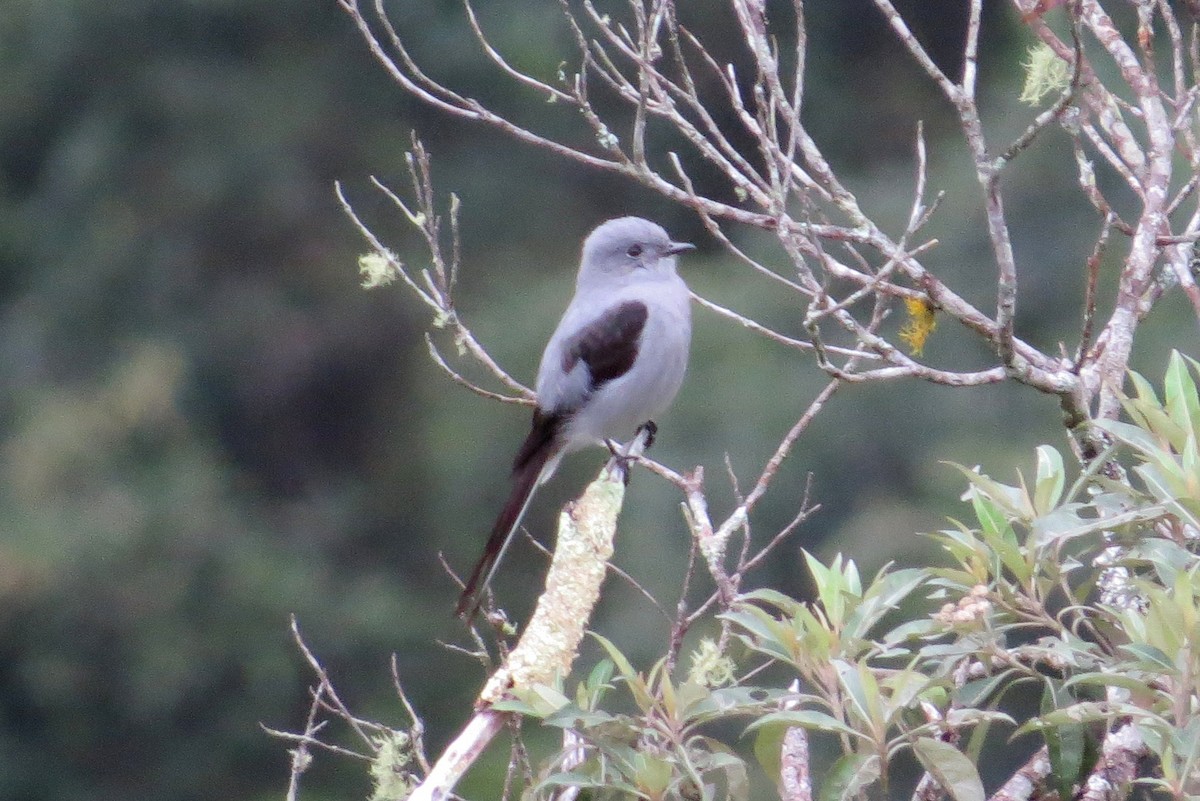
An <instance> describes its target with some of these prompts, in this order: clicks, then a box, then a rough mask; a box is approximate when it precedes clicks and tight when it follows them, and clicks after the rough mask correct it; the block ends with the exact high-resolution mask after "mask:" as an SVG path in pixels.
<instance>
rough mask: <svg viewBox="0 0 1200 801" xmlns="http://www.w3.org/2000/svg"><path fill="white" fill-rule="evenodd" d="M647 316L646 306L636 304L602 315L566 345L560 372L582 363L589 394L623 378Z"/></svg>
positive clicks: (630, 302) (634, 357) (614, 309)
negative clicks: (586, 373)
mask: <svg viewBox="0 0 1200 801" xmlns="http://www.w3.org/2000/svg"><path fill="white" fill-rule="evenodd" d="M648 315H649V312H648V311H647V309H646V304H644V303H641V302H639V301H636V300H630V301H626V302H625V303H622V304H621V305H620V306H617V307H615V308H612V309H610V310H609V311H607V312H605V313H604V314H603V315H601V316H600V317H598V318H597V319H596V320H595V321H594V322H592V323H590V324H589V325H587V326H586V327H585V328H583V329H582V330H581V331H580V332H579V333H578V334H576V335H575V336H574V337H573V338H572V339H571V341H570V342H568V343H567V346H566V348H565V349H564V351H563V360H562V367H563V372H567V373H569V372H571V371H572V370H574V369H575V366H576V365H577V364H579V362H581V361H582V362H583V363H584V364H585V365H587V369H588V375H589V376H591V382H590V384H589V386H588V390H589V391H591V392H595V391H596V390H597V389H599V388H600V387H602V386H604V385H605V384H607V383H608V382H609V381H612V380H613V379H614V378H620V377H621V376H623V375H625V374H626V373H627V372H629V368H631V367H633V362H634V360H635V359H636V358H637V354H638V342H639V341H640V339H641V336H642V329H643V328H645V327H646V317H647V316H648Z"/></svg>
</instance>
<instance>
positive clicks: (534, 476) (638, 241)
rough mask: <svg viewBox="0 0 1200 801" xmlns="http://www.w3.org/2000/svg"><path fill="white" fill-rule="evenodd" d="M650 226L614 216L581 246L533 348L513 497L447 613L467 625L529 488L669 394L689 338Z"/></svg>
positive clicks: (615, 435) (683, 297)
mask: <svg viewBox="0 0 1200 801" xmlns="http://www.w3.org/2000/svg"><path fill="white" fill-rule="evenodd" d="M694 247H695V246H694V245H691V244H688V243H686V242H672V241H671V238H670V237H669V236H667V232H666V231H664V230H663V229H662V228H661V227H659V226H658V225H655V224H654V223H652V222H650V221H649V220H643V219H641V218H640V217H620V218H618V219H615V220H609V221H608V222H606V223H604V224H602V225H600V226H599V227H598V228H596V229H595V230H594V231H592V233H591V234H589V235H588V237H587V239H586V240H584V243H583V256H582V259H581V262H580V265H579V275H578V276H577V277H576V279H575V296H574V297H573V298H572V299H571V303H570V305H568V306H567V310H566V311H565V312H564V313H563V316H562V319H561V320H560V321H559V323H558V327H557V328H556V329H555V330H554V334H553V335H552V336H551V337H550V342H549V343H548V344H547V345H546V350H545V351H544V352H543V353H542V363H541V367H540V368H539V369H538V377H537V408H536V409H534V412H533V425H532V426H531V428H530V431H529V435H528V436H527V437H526V438H525V442H524V443H522V445H521V447H520V449H519V450H518V451H517V455H516V458H515V459H514V460H513V468H512V484H513V486H512V493H511V494H510V495H509V498H508V501H507V502H506V503H505V504H504V508H503V509H502V510H501V511H500V516H499V517H498V518H497V519H496V524H495V526H493V527H492V533H491V536H489V537H488V541H487V545H486V546H485V547H484V551H483V555H482V556H481V557H480V559H479V563H478V564H476V566H475V569H474V570H473V571H472V572H471V577H470V579H468V580H467V584H466V587H465V589H464V590H463V593H462V596H461V597H460V598H459V601H458V607H457V608H456V610H455V613H456V614H457V615H459V616H461V617H463V618H464V619H465V620H467V621H470V620H471V618H472V617H474V615H475V612H476V610H477V609H478V608H479V604H480V602H481V600H482V596H483V593H484V590H485V589H486V588H487V585H488V582H489V581H491V578H492V575H493V574H494V573H495V571H496V567H497V565H498V564H499V562H500V558H501V557H502V556H503V555H504V551H505V549H506V548H507V547H508V544H509V542H511V541H512V537H513V534H514V533H515V532H516V530H517V526H518V525H519V524H520V522H521V518H522V516H523V515H524V514H525V509H526V508H527V507H528V506H529V499H530V498H531V497H532V496H533V491H534V490H535V489H536V488H537V487H538V486H539V485H540V484H542V483H543V482H545V481H546V480H547V479H548V478H550V476H551V475H552V474H553V473H554V470H555V468H556V467H558V463H559V461H560V460H561V459H562V457H563V456H564V455H565V454H567V453H570V452H571V451H574V450H578V449H579V448H582V447H584V446H586V445H589V444H593V443H597V442H603V441H606V440H615V439H620V438H626V437H630V436H632V435H633V434H634V433H635V432H636V431H637V429H638V427H639V426H641V425H642V424H644V423H651V424H652V420H653V418H654V417H655V416H657V415H658V414H660V413H661V412H663V411H664V410H666V408H667V407H668V406H669V405H670V404H671V401H672V400H674V399H675V394H676V393H677V392H678V391H679V386H680V384H682V383H683V375H684V372H685V371H686V370H687V359H688V346H689V344H690V343H691V338H692V323H691V309H690V306H689V299H688V298H689V295H688V288H687V285H686V284H684V282H683V279H682V278H680V277H679V276H678V275H677V274H676V272H675V257H676V256H677V255H678V254H680V253H682V252H684V251H687V250H692V249H694Z"/></svg>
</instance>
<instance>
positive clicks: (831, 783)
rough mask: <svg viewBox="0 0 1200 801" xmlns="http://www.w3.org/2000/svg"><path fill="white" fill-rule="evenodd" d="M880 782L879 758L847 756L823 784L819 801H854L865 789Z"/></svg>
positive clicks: (838, 763)
mask: <svg viewBox="0 0 1200 801" xmlns="http://www.w3.org/2000/svg"><path fill="white" fill-rule="evenodd" d="M878 780H879V757H878V756H876V755H875V754H846V755H845V756H843V757H842V758H841V759H839V760H838V761H837V762H834V763H833V767H832V768H831V769H830V771H829V773H828V774H827V775H826V776H825V781H823V782H821V789H820V790H819V791H818V793H817V801H853V799H855V798H857V797H858V794H859V793H860V792H861V791H862V790H863V788H865V787H868V786H870V785H872V784H874V783H875V782H876V781H878Z"/></svg>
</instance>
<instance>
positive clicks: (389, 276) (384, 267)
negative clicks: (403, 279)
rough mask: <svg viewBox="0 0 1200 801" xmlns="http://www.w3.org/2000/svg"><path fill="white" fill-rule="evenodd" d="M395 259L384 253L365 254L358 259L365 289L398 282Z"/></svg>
mask: <svg viewBox="0 0 1200 801" xmlns="http://www.w3.org/2000/svg"><path fill="white" fill-rule="evenodd" d="M394 262H395V257H394V256H392V255H391V254H390V253H389V254H384V253H364V254H363V255H361V256H359V257H358V272H359V274H360V275H362V286H363V289H374V288H375V287H378V286H387V285H388V284H390V283H392V282H393V281H395V280H396V268H395V266H394Z"/></svg>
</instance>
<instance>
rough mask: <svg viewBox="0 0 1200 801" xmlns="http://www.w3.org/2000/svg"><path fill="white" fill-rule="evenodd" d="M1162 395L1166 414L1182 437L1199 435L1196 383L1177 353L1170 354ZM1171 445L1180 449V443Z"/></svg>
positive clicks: (1199, 408)
mask: <svg viewBox="0 0 1200 801" xmlns="http://www.w3.org/2000/svg"><path fill="white" fill-rule="evenodd" d="M1163 393H1164V394H1165V395H1166V401H1167V402H1166V407H1167V413H1168V414H1170V415H1171V420H1172V422H1174V423H1175V424H1176V425H1177V426H1179V428H1180V429H1182V432H1183V433H1184V435H1189V434H1190V435H1192V436H1195V435H1196V434H1197V433H1200V398H1198V397H1197V395H1196V383H1195V382H1194V381H1193V380H1192V375H1191V373H1190V372H1189V371H1188V365H1187V362H1185V361H1184V357H1183V356H1182V355H1180V353H1179V351H1172V352H1171V359H1170V361H1169V362H1168V364H1167V374H1166V377H1165V378H1164V380H1163ZM1171 444H1172V445H1175V447H1176V448H1181V443H1177V442H1174V441H1172V443H1171Z"/></svg>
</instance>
